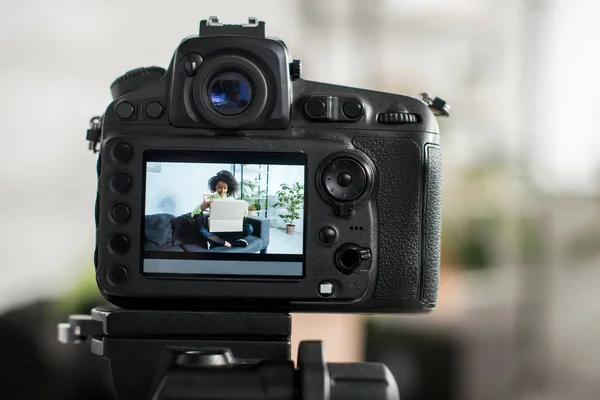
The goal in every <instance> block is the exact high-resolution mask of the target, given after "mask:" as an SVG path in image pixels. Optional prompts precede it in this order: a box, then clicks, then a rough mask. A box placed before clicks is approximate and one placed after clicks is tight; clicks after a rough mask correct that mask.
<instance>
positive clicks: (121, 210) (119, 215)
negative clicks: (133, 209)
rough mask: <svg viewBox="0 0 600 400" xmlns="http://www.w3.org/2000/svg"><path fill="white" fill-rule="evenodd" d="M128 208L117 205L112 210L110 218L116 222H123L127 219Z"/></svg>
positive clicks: (123, 205)
mask: <svg viewBox="0 0 600 400" xmlns="http://www.w3.org/2000/svg"><path fill="white" fill-rule="evenodd" d="M129 214H130V211H129V207H127V206H126V205H125V204H117V205H116V206H114V207H113V209H112V217H113V219H114V220H115V221H117V222H125V221H127V220H128V219H129Z"/></svg>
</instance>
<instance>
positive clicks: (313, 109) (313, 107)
mask: <svg viewBox="0 0 600 400" xmlns="http://www.w3.org/2000/svg"><path fill="white" fill-rule="evenodd" d="M326 108H327V105H326V104H325V102H324V101H323V100H322V99H320V98H318V97H313V98H312V99H310V100H308V102H306V113H307V114H308V115H309V116H310V117H319V116H321V115H323V113H324V112H325V109H326Z"/></svg>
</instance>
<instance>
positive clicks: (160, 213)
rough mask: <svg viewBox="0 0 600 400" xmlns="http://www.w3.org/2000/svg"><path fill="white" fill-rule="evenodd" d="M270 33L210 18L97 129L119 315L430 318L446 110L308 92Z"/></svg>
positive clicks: (338, 90) (386, 97)
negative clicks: (441, 120)
mask: <svg viewBox="0 0 600 400" xmlns="http://www.w3.org/2000/svg"><path fill="white" fill-rule="evenodd" d="M300 67H301V64H300V61H299V60H292V59H291V58H290V56H289V53H288V50H287V48H286V46H285V44H284V43H283V42H282V41H281V40H278V39H271V38H267V37H266V36H265V27H264V22H262V21H260V22H259V21H257V20H256V19H253V18H251V19H249V23H248V24H245V25H223V24H221V23H220V22H219V21H218V19H217V18H213V17H211V18H210V19H209V20H207V21H201V23H200V34H199V36H193V37H188V38H186V39H185V40H183V41H182V42H181V43H180V45H179V47H178V48H177V50H176V51H175V54H174V56H173V59H172V61H171V63H170V65H169V68H168V69H167V70H166V71H165V70H164V69H162V68H158V67H149V68H138V69H135V70H132V71H130V72H128V73H126V74H125V75H123V76H122V77H120V78H118V79H117V80H116V81H115V82H114V83H113V84H112V86H111V91H112V95H113V99H114V101H113V102H112V103H111V104H110V105H109V106H108V108H107V109H106V112H105V113H104V115H103V116H102V118H96V119H93V120H92V127H91V128H90V130H88V140H89V141H90V146H91V147H92V148H93V149H94V150H99V151H100V156H99V158H98V169H97V172H98V194H97V201H96V227H97V229H96V252H95V266H96V278H97V283H98V287H99V288H100V291H101V292H102V294H103V295H104V297H105V298H106V299H107V300H109V301H110V302H113V303H115V304H117V305H119V306H121V307H126V308H152V309H156V308H167V309H207V310H210V309H213V310H214V309H221V310H263V311H265V310H268V311H277V310H282V311H286V312H287V311H321V312H423V311H428V310H431V309H432V308H433V307H434V306H435V303H436V297H437V289H438V280H439V266H440V229H441V168H442V159H441V151H440V139H439V132H438V125H437V121H436V114H446V113H447V110H448V107H447V105H446V104H445V103H444V102H443V100H441V99H439V98H436V99H435V100H432V99H431V98H430V97H428V96H427V95H425V94H424V96H423V99H415V98H412V97H408V96H403V95H398V94H390V93H382V92H375V91H369V90H362V89H355V88H350V87H343V86H336V85H330V84H325V83H320V82H311V81H306V80H303V79H301V78H300V75H301V69H300Z"/></svg>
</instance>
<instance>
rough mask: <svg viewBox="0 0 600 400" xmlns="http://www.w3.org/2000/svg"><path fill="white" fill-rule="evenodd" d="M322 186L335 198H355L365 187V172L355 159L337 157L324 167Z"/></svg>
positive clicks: (344, 199) (349, 199) (348, 199)
mask: <svg viewBox="0 0 600 400" xmlns="http://www.w3.org/2000/svg"><path fill="white" fill-rule="evenodd" d="M323 186H324V188H325V191H326V192H327V194H328V195H329V196H331V197H333V198H334V199H336V200H341V201H352V200H356V199H357V198H358V197H359V196H360V195H361V194H362V193H363V192H364V190H365V188H366V187H367V173H366V171H365V169H364V168H363V166H362V165H360V164H359V163H358V162H357V161H356V160H354V159H352V158H348V157H344V158H338V159H337V160H334V161H332V162H331V163H330V164H329V165H328V166H327V167H325V171H323Z"/></svg>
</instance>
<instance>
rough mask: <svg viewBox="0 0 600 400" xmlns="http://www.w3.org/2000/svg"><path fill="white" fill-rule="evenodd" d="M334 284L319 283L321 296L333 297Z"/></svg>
mask: <svg viewBox="0 0 600 400" xmlns="http://www.w3.org/2000/svg"><path fill="white" fill-rule="evenodd" d="M333 289H334V286H333V283H331V282H328V281H323V282H321V283H319V294H320V295H321V296H325V297H326V296H331V295H332V294H333Z"/></svg>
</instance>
